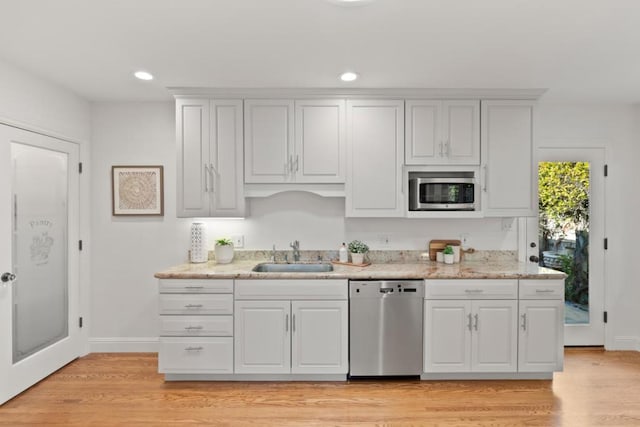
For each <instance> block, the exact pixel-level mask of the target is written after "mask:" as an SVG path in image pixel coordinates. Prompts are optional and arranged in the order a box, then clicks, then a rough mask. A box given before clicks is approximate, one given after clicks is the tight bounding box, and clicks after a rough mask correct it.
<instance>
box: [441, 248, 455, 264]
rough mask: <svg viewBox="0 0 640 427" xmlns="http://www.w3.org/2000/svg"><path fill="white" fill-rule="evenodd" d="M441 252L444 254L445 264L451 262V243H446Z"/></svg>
mask: <svg viewBox="0 0 640 427" xmlns="http://www.w3.org/2000/svg"><path fill="white" fill-rule="evenodd" d="M442 254H443V255H444V263H445V264H453V247H452V246H451V245H447V246H446V247H445V248H444V251H442Z"/></svg>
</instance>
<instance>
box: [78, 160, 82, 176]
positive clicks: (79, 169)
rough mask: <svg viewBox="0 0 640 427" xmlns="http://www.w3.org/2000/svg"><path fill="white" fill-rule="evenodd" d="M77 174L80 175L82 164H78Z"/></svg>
mask: <svg viewBox="0 0 640 427" xmlns="http://www.w3.org/2000/svg"><path fill="white" fill-rule="evenodd" d="M78 173H82V162H80V163H78Z"/></svg>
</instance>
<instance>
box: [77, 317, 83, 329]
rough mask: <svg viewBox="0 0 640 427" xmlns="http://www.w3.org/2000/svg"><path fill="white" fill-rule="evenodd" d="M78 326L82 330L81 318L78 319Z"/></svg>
mask: <svg viewBox="0 0 640 427" xmlns="http://www.w3.org/2000/svg"><path fill="white" fill-rule="evenodd" d="M78 326H79V327H81V328H82V317H78Z"/></svg>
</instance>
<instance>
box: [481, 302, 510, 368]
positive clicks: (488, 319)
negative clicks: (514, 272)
mask: <svg viewBox="0 0 640 427" xmlns="http://www.w3.org/2000/svg"><path fill="white" fill-rule="evenodd" d="M471 311H472V316H473V319H472V320H473V332H472V334H473V337H472V339H471V342H472V344H471V370H472V371H474V372H516V370H517V367H518V353H517V351H518V331H517V315H518V314H517V313H518V304H517V301H515V300H486V301H480V300H477V301H473V302H472V304H471Z"/></svg>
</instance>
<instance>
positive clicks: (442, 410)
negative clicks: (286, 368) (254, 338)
mask: <svg viewBox="0 0 640 427" xmlns="http://www.w3.org/2000/svg"><path fill="white" fill-rule="evenodd" d="M565 354H566V359H565V370H564V372H562V373H557V374H556V375H555V377H554V380H553V381H422V382H420V381H351V382H342V383H336V382H332V383H318V382H313V383H307V382H302V383H285V382H280V383H276V382H270V383H267V382H258V383H255V382H167V383H165V382H164V381H163V377H162V376H161V375H159V374H157V373H156V370H157V359H156V355H155V354H139V353H137V354H91V355H89V356H86V357H83V358H81V359H79V360H77V361H75V362H73V363H71V364H69V365H67V366H66V367H64V368H63V369H61V370H60V371H58V372H56V373H55V374H53V375H52V376H51V377H49V378H47V379H46V380H44V381H42V382H40V383H39V384H37V385H35V386H34V387H32V388H31V389H29V390H27V391H26V392H24V393H22V394H21V395H19V396H17V397H16V398H14V399H13V400H11V401H9V402H7V403H6V404H5V405H4V406H2V407H0V424H1V425H11V426H18V425H28V426H32V425H64V426H89V425H125V426H131V425H141V424H144V425H147V426H155V425H185V424H191V425H234V426H235V425H252V426H266V425H274V426H275V425H277V426H289V425H316V426H330V425H437V426H458V425H471V426H517V425H523V426H640V352H605V351H603V350H601V349H594V348H588V349H567V350H566V351H565Z"/></svg>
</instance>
